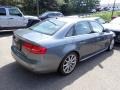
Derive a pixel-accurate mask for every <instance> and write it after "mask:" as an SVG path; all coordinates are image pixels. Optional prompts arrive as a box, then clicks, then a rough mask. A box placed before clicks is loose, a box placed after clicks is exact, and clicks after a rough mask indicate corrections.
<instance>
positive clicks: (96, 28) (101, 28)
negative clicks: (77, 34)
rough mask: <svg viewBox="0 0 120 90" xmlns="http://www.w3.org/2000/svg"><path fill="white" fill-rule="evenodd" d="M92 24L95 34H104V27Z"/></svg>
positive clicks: (95, 23)
mask: <svg viewBox="0 0 120 90" xmlns="http://www.w3.org/2000/svg"><path fill="white" fill-rule="evenodd" d="M90 24H91V26H92V28H93V31H94V32H96V33H101V32H103V27H102V26H101V25H100V24H99V23H97V22H94V21H91V22H90Z"/></svg>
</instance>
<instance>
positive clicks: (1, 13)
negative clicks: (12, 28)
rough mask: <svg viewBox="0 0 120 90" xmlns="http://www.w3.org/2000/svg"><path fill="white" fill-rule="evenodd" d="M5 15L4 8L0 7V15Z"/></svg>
mask: <svg viewBox="0 0 120 90" xmlns="http://www.w3.org/2000/svg"><path fill="white" fill-rule="evenodd" d="M5 15H6V10H5V8H0V16H5Z"/></svg>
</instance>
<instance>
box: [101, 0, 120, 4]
mask: <svg viewBox="0 0 120 90" xmlns="http://www.w3.org/2000/svg"><path fill="white" fill-rule="evenodd" d="M100 3H101V4H112V3H114V0H101V2H100ZM116 3H120V0H116Z"/></svg>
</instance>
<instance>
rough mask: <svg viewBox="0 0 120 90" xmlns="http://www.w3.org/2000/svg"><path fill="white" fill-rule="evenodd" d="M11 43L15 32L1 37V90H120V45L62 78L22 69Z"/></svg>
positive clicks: (1, 34)
mask: <svg viewBox="0 0 120 90" xmlns="http://www.w3.org/2000/svg"><path fill="white" fill-rule="evenodd" d="M11 43H12V32H5V33H0V57H1V58H0V90H120V44H117V45H116V46H115V48H114V50H113V51H110V52H108V51H107V52H104V53H101V54H99V55H97V56H95V57H93V58H90V59H88V60H86V61H83V62H81V63H79V64H78V66H77V67H76V69H75V71H74V72H73V73H72V74H70V75H68V76H60V75H59V74H58V73H50V74H35V73H32V72H29V71H28V70H26V69H24V68H22V67H21V66H20V65H18V64H17V63H16V62H15V60H14V59H13V58H12V56H11V50H10V46H11Z"/></svg>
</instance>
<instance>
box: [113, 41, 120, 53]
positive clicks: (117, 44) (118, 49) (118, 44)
mask: <svg viewBox="0 0 120 90" xmlns="http://www.w3.org/2000/svg"><path fill="white" fill-rule="evenodd" d="M114 49H115V50H117V51H120V43H116V44H115V47H114Z"/></svg>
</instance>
